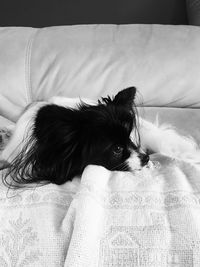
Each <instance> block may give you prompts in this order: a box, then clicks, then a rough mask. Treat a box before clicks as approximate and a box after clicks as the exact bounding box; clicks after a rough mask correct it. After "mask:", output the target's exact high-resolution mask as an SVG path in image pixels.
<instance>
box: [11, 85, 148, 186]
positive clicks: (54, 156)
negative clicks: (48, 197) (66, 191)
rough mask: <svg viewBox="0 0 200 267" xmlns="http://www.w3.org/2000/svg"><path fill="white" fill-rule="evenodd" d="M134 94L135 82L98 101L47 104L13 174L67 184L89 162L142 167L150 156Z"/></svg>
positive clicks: (122, 167) (124, 168)
mask: <svg viewBox="0 0 200 267" xmlns="http://www.w3.org/2000/svg"><path fill="white" fill-rule="evenodd" d="M135 94H136V89H135V88H134V87H130V88H127V89H124V90H122V91H120V92H119V93H118V94H117V95H116V96H115V97H113V98H110V97H106V98H102V99H101V100H99V101H98V104H97V105H87V104H85V103H80V105H78V107H77V109H69V108H65V107H61V106H57V105H53V104H49V105H46V106H43V107H42V108H41V109H40V110H39V111H38V113H37V115H36V118H35V123H34V125H33V129H32V130H33V134H32V137H31V140H29V142H27V147H26V149H25V153H21V156H20V157H18V158H17V160H16V161H15V162H14V163H13V165H12V166H13V171H15V173H14V175H15V176H16V175H17V176H18V177H19V175H21V176H22V175H23V176H25V177H27V179H26V178H25V179H26V181H28V182H38V181H43V180H46V181H50V182H52V183H55V184H62V183H64V182H66V181H67V180H70V179H72V178H73V177H74V176H76V175H80V174H81V173H82V172H83V170H84V168H85V167H86V166H87V165H89V164H94V165H101V166H104V167H105V168H107V169H109V170H120V171H133V170H136V169H140V168H141V167H142V166H144V165H145V164H146V163H147V162H148V160H149V157H148V155H146V154H145V153H142V152H141V151H140V139H139V133H138V130H137V123H136V121H137V113H136V111H135V108H134V99H135ZM11 169H12V167H11ZM18 180H20V179H18Z"/></svg>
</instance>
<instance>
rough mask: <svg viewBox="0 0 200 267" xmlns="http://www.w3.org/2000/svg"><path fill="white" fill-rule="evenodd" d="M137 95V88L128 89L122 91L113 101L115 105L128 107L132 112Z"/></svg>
mask: <svg viewBox="0 0 200 267" xmlns="http://www.w3.org/2000/svg"><path fill="white" fill-rule="evenodd" d="M135 95H136V88H135V87H128V88H126V89H124V90H122V91H120V92H119V93H118V94H117V95H116V96H115V97H114V99H113V103H114V104H117V105H121V106H124V107H126V108H127V109H128V110H132V108H133V104H134V100H135Z"/></svg>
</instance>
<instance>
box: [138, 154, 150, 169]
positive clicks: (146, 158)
mask: <svg viewBox="0 0 200 267" xmlns="http://www.w3.org/2000/svg"><path fill="white" fill-rule="evenodd" d="M140 159H141V163H142V166H145V165H146V164H147V163H148V162H149V155H148V154H140Z"/></svg>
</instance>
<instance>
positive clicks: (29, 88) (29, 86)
mask: <svg viewBox="0 0 200 267" xmlns="http://www.w3.org/2000/svg"><path fill="white" fill-rule="evenodd" d="M38 31H39V29H34V31H33V33H32V34H31V35H30V38H29V40H28V43H27V47H26V58H25V84H26V101H27V104H30V103H31V102H33V93H32V83H31V56H32V47H33V42H34V40H35V36H36V34H37V32H38Z"/></svg>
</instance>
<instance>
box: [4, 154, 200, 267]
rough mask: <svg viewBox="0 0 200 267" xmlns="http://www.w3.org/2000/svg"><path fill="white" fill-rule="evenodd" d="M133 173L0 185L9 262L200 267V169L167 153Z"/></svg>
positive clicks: (100, 172)
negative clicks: (19, 185)
mask: <svg viewBox="0 0 200 267" xmlns="http://www.w3.org/2000/svg"><path fill="white" fill-rule="evenodd" d="M155 159H156V160H157V161H158V162H157V163H156V164H155V166H154V167H152V168H149V169H144V170H143V171H141V172H138V173H137V174H135V175H133V174H130V173H123V172H109V171H107V170H106V169H104V168H102V167H98V166H88V167H87V168H86V169H85V171H84V173H83V175H82V179H81V183H80V180H79V179H78V178H75V179H74V180H73V182H69V183H66V184H65V185H63V186H56V185H46V186H43V187H38V188H33V189H29V190H27V189H26V190H21V191H12V190H9V191H8V190H7V189H5V187H3V185H1V191H0V266H1V267H4V266H5V267H7V266H9V267H23V266H24V267H25V266H26V267H27V266H37V267H49V266H50V267H51V266H52V267H54V266H55V267H59V266H65V267H97V266H98V267H101V266H105V267H111V266H112V267H113V266H119V267H120V266H121V267H122V266H123V267H129V266H130V267H135V266H146V267H151V266H152V267H162V266H166V267H167V266H176V267H177V266H178V267H195V266H196V267H199V266H200V169H199V168H198V167H197V166H192V165H190V164H188V163H184V162H181V161H175V160H173V159H170V158H167V157H164V156H162V157H161V156H159V155H157V156H155V157H154V160H155Z"/></svg>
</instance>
